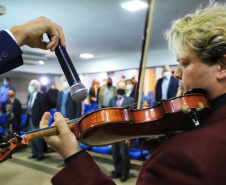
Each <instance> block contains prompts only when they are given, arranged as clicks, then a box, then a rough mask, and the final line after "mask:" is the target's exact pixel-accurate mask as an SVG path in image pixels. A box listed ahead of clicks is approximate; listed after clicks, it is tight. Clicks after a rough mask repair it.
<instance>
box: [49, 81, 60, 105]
mask: <svg viewBox="0 0 226 185" xmlns="http://www.w3.org/2000/svg"><path fill="white" fill-rule="evenodd" d="M58 92H59V91H58V90H57V88H56V84H55V82H51V86H50V89H49V90H48V92H47V93H46V98H47V101H48V109H52V108H56V102H57V95H58Z"/></svg>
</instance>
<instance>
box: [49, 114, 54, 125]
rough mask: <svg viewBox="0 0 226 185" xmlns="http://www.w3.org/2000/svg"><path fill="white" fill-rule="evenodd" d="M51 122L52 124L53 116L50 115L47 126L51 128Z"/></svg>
mask: <svg viewBox="0 0 226 185" xmlns="http://www.w3.org/2000/svg"><path fill="white" fill-rule="evenodd" d="M53 122H54V119H53V116H52V115H50V118H49V123H48V126H51V124H52V123H53Z"/></svg>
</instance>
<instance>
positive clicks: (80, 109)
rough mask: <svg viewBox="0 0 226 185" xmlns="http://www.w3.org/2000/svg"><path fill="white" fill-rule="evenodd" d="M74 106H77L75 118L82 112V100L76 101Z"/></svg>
mask: <svg viewBox="0 0 226 185" xmlns="http://www.w3.org/2000/svg"><path fill="white" fill-rule="evenodd" d="M74 106H75V114H76V115H75V116H76V117H75V118H80V117H81V114H82V104H81V102H75V101H74Z"/></svg>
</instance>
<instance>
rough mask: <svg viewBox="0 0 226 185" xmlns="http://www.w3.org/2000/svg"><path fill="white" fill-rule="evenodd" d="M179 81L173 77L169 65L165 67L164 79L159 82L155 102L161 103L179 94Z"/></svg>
mask: <svg viewBox="0 0 226 185" xmlns="http://www.w3.org/2000/svg"><path fill="white" fill-rule="evenodd" d="M178 87H179V80H178V79H176V78H174V77H173V76H172V75H171V70H170V67H169V65H165V66H164V67H163V77H162V78H160V79H159V80H158V81H157V85H156V88H155V93H156V95H155V100H156V101H157V102H160V101H161V99H169V98H173V97H175V96H176V94H177V90H178Z"/></svg>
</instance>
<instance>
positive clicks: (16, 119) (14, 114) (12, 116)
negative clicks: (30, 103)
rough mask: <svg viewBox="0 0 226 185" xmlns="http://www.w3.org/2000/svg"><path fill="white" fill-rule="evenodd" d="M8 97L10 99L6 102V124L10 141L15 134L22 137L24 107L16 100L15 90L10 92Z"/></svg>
mask: <svg viewBox="0 0 226 185" xmlns="http://www.w3.org/2000/svg"><path fill="white" fill-rule="evenodd" d="M8 97H9V99H8V100H7V102H6V122H7V131H8V139H11V138H12V137H13V133H17V134H18V135H20V123H21V120H22V119H21V114H22V107H21V103H20V101H19V100H18V99H17V98H15V90H14V89H9V90H8Z"/></svg>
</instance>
